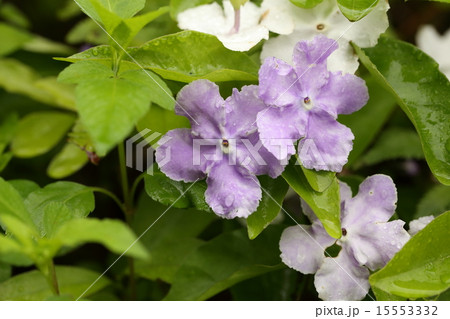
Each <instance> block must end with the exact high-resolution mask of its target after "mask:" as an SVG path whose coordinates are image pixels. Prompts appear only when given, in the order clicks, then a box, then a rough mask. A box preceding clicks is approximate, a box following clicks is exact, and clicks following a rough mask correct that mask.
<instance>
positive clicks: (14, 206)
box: [0, 177, 34, 227]
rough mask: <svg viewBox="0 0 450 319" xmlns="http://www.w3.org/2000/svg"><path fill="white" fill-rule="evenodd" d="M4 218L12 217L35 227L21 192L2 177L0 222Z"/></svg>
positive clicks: (0, 181) (0, 185) (0, 180)
mask: <svg viewBox="0 0 450 319" xmlns="http://www.w3.org/2000/svg"><path fill="white" fill-rule="evenodd" d="M4 216H12V217H14V218H17V219H19V220H20V221H22V222H23V223H25V224H26V225H28V226H30V227H34V224H33V220H32V218H31V216H30V213H29V212H28V210H27V208H26V207H25V204H24V202H23V199H22V197H21V196H20V194H19V192H18V191H17V190H16V189H15V188H14V187H13V186H12V185H11V184H9V183H8V182H6V181H5V180H4V179H3V178H1V177H0V221H3V218H4Z"/></svg>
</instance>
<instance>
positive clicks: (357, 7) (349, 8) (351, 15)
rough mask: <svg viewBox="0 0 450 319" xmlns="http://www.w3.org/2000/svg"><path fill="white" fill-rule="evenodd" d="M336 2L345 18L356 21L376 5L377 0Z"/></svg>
mask: <svg viewBox="0 0 450 319" xmlns="http://www.w3.org/2000/svg"><path fill="white" fill-rule="evenodd" d="M382 1H384V0H382ZM337 3H338V7H339V9H340V10H341V12H342V13H343V14H344V16H346V17H347V19H349V20H350V21H358V20H361V19H362V18H364V17H365V16H366V15H368V14H369V13H370V12H371V11H372V10H373V8H375V7H376V5H377V4H378V0H375V1H374V0H337Z"/></svg>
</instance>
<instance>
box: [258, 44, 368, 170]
mask: <svg viewBox="0 0 450 319" xmlns="http://www.w3.org/2000/svg"><path fill="white" fill-rule="evenodd" d="M337 47H338V44H337V42H336V41H334V40H331V39H328V38H327V37H325V36H317V37H316V38H314V39H313V40H312V41H301V42H299V43H298V44H297V45H296V47H295V49H294V54H293V61H294V66H291V65H289V64H287V63H286V62H284V61H282V60H278V59H276V58H267V59H266V60H265V62H264V64H263V65H262V67H261V69H260V71H259V82H260V84H259V94H260V97H261V99H262V100H263V101H264V102H265V103H266V104H267V105H268V106H269V107H268V108H267V109H266V110H263V111H262V112H260V113H259V114H258V119H257V125H258V130H259V132H260V136H261V140H262V141H263V144H264V146H265V147H266V148H267V149H268V150H269V151H270V152H271V153H272V154H274V155H275V157H277V158H278V159H280V160H285V159H286V158H288V157H289V156H291V155H292V154H294V153H295V147H294V142H295V141H296V140H298V139H300V138H303V139H302V140H301V141H300V142H299V150H298V152H299V159H300V161H301V163H302V165H303V166H304V167H306V168H310V169H316V170H330V171H335V172H339V171H341V170H342V166H343V165H344V164H345V163H347V160H348V155H349V153H350V151H351V150H352V147H353V139H354V136H353V134H352V132H351V130H350V129H349V128H348V127H346V126H344V125H342V124H340V123H338V122H337V120H336V119H337V116H338V114H350V113H353V112H355V111H357V110H359V109H360V108H361V107H363V106H364V105H365V104H366V103H367V100H368V98H369V95H368V90H367V87H366V85H365V82H364V81H363V80H362V79H360V78H358V77H357V76H355V75H352V74H342V73H341V72H329V71H328V70H327V63H326V62H327V58H328V56H329V55H330V54H331V53H332V52H333V51H334V50H336V49H337ZM280 141H282V143H280ZM309 148H310V150H311V151H312V152H313V154H310V152H309Z"/></svg>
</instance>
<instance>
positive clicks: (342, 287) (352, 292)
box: [314, 249, 370, 301]
mask: <svg viewBox="0 0 450 319" xmlns="http://www.w3.org/2000/svg"><path fill="white" fill-rule="evenodd" d="M369 275H370V273H369V270H368V269H367V268H365V267H361V266H358V264H357V263H356V261H355V260H354V259H353V257H352V256H350V255H348V254H347V253H346V252H345V251H344V250H343V249H342V250H341V252H340V253H339V255H338V256H337V257H336V258H330V257H327V258H325V259H324V261H323V263H322V265H321V266H320V268H319V270H318V271H317V273H316V276H315V277H314V285H315V286H316V290H317V292H318V293H319V298H320V299H322V300H327V301H331V300H361V299H363V298H364V297H365V296H366V295H367V293H368V292H369V287H370V285H369Z"/></svg>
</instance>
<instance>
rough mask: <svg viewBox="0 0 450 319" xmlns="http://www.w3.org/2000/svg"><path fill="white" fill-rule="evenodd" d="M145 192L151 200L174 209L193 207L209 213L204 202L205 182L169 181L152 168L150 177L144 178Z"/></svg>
mask: <svg viewBox="0 0 450 319" xmlns="http://www.w3.org/2000/svg"><path fill="white" fill-rule="evenodd" d="M144 180H145V191H146V192H147V194H148V196H150V197H151V198H152V199H153V200H155V201H157V202H160V203H161V204H164V205H167V206H169V205H172V206H173V207H175V208H189V207H194V208H197V209H199V210H204V211H210V208H209V206H208V204H206V202H205V191H206V183H205V181H197V182H195V183H184V182H177V181H174V180H171V179H170V178H168V177H167V176H166V175H164V174H163V173H161V172H160V171H159V170H157V169H156V168H154V172H153V173H152V174H151V175H146V176H145V179H144Z"/></svg>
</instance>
